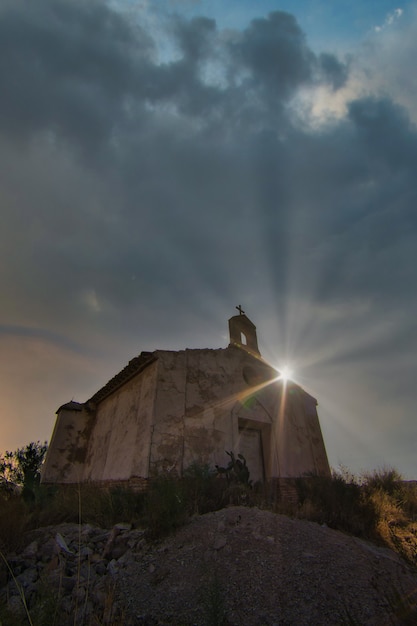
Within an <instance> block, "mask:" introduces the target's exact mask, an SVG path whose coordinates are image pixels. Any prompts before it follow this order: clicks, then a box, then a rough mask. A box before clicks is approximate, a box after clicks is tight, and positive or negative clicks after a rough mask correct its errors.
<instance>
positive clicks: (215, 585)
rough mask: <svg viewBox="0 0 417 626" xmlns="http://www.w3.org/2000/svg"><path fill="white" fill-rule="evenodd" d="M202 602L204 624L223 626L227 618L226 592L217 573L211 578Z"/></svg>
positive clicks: (205, 588) (213, 573) (204, 590)
mask: <svg viewBox="0 0 417 626" xmlns="http://www.w3.org/2000/svg"><path fill="white" fill-rule="evenodd" d="M201 601H202V606H203V611H204V624H206V625H207V626H222V625H223V624H224V623H225V618H226V609H225V599H224V590H223V587H222V585H221V582H220V578H219V575H218V573H217V572H216V571H214V572H212V573H211V575H210V576H209V578H208V581H207V585H206V587H204V589H203V590H202V592H201Z"/></svg>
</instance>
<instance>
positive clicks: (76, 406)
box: [57, 400, 83, 413]
mask: <svg viewBox="0 0 417 626" xmlns="http://www.w3.org/2000/svg"><path fill="white" fill-rule="evenodd" d="M61 410H64V411H82V410H83V405H82V404H81V403H80V402H74V400H71V402H67V403H66V404H62V405H61V406H60V407H59V409H58V410H57V413H59V411H61Z"/></svg>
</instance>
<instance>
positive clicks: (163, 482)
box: [144, 474, 187, 539]
mask: <svg viewBox="0 0 417 626" xmlns="http://www.w3.org/2000/svg"><path fill="white" fill-rule="evenodd" d="M186 518H187V502H186V500H185V498H184V490H183V484H182V482H181V480H180V479H178V478H175V477H174V478H171V477H169V476H166V475H164V474H161V475H159V476H157V477H156V478H154V479H153V480H152V482H151V485H150V488H149V490H148V492H147V493H146V496H145V504H144V522H145V526H146V528H147V534H148V537H149V538H151V539H159V538H160V537H162V536H164V535H166V534H168V533H170V532H171V531H173V530H175V528H178V526H181V525H182V524H183V523H184V521H185V519H186Z"/></svg>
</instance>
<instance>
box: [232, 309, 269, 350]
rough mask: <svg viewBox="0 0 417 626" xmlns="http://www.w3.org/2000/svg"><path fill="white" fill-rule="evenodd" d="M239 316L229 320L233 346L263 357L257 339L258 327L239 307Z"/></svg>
mask: <svg viewBox="0 0 417 626" xmlns="http://www.w3.org/2000/svg"><path fill="white" fill-rule="evenodd" d="M236 308H237V310H238V311H239V315H234V316H233V317H231V318H230V320H229V334H230V344H229V345H231V346H238V347H239V348H243V349H244V350H247V351H248V352H252V353H253V354H257V355H258V356H261V353H260V352H259V348H258V339H257V337H256V326H255V324H253V323H252V322H251V321H250V319H249V318H248V317H246V315H245V311H243V309H242V307H241V306H240V304H239V306H237V307H236Z"/></svg>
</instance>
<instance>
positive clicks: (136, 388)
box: [42, 306, 330, 489]
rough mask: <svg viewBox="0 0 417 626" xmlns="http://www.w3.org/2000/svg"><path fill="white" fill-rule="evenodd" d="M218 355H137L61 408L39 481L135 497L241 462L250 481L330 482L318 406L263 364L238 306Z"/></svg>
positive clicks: (212, 352) (207, 352) (196, 351)
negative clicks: (192, 470) (126, 489)
mask: <svg viewBox="0 0 417 626" xmlns="http://www.w3.org/2000/svg"><path fill="white" fill-rule="evenodd" d="M237 308H238V310H239V314H238V315H235V316H233V317H232V318H231V319H230V320H229V333H230V343H229V345H228V347H226V348H219V349H185V350H179V351H168V350H155V351H154V352H141V353H140V354H139V356H136V357H135V358H133V359H132V360H131V361H129V363H128V365H127V366H126V367H125V368H124V369H122V371H121V372H119V373H118V374H116V376H114V377H113V378H112V379H111V380H110V381H109V382H108V383H107V384H105V385H104V387H102V388H101V389H99V390H98V391H97V392H96V393H95V394H94V395H93V396H92V397H91V398H90V399H89V400H87V401H86V402H84V403H78V402H74V401H71V402H68V403H66V404H63V405H62V406H60V407H59V409H58V411H57V419H56V424H55V428H54V432H53V435H52V439H51V442H50V446H49V450H48V453H47V457H46V461H45V464H44V467H43V470H42V482H43V483H45V484H48V483H54V484H59V483H61V484H62V483H67V484H68V483H84V482H87V483H91V484H98V485H104V486H105V485H108V486H113V485H125V486H131V487H133V488H136V489H140V488H143V487H145V486H146V483H147V481H148V480H149V479H150V478H152V477H153V476H156V475H157V474H159V473H161V472H166V473H169V474H171V475H173V476H181V475H182V473H183V471H184V470H185V469H186V468H187V467H189V466H190V465H192V464H193V463H198V464H208V465H209V466H210V467H212V468H213V469H214V467H215V466H216V465H218V466H220V467H221V466H223V467H224V466H226V465H227V464H228V461H229V460H230V457H229V456H228V455H227V452H230V451H233V452H234V453H235V454H242V455H243V456H244V457H245V459H246V462H247V467H248V469H249V472H250V480H251V481H252V483H253V484H255V483H257V482H261V483H263V482H268V481H271V480H274V479H278V480H280V479H288V478H295V477H299V476H303V475H317V476H329V475H330V469H329V464H328V460H327V455H326V449H325V446H324V442H323V437H322V433H321V429H320V424H319V419H318V415H317V408H316V407H317V401H316V399H315V398H313V397H312V396H311V395H309V394H308V393H307V392H306V391H304V390H303V389H302V388H301V387H300V386H299V385H297V384H295V383H294V382H291V381H286V380H284V379H283V378H282V376H281V375H280V373H279V372H278V371H277V370H276V369H274V368H273V367H272V366H271V365H269V364H268V363H267V362H266V361H265V360H264V359H263V358H262V356H261V354H260V352H259V348H258V341H257V335H256V327H255V325H254V324H253V323H252V322H251V320H250V319H249V318H248V317H247V316H246V315H245V313H244V312H243V311H242V309H241V307H240V306H239V307H237Z"/></svg>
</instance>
